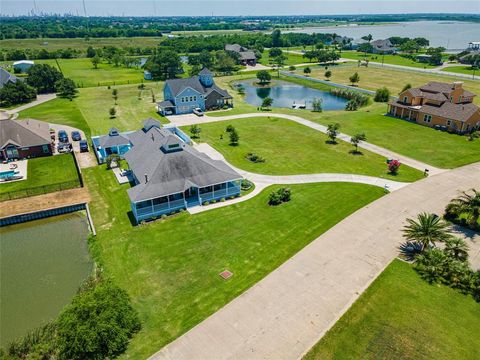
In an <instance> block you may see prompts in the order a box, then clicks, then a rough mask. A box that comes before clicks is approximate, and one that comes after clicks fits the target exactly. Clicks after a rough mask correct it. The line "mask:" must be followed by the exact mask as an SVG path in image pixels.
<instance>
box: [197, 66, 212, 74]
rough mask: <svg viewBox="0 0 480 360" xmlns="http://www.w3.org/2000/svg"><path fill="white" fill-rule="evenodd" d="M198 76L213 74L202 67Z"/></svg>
mask: <svg viewBox="0 0 480 360" xmlns="http://www.w3.org/2000/svg"><path fill="white" fill-rule="evenodd" d="M198 75H213V73H212V72H211V71H210V70H208V69H207V68H206V67H204V68H203V69H202V70H200V72H199V73H198Z"/></svg>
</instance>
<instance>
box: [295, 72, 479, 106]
mask: <svg viewBox="0 0 480 360" xmlns="http://www.w3.org/2000/svg"><path fill="white" fill-rule="evenodd" d="M329 70H331V71H332V77H331V78H330V80H331V81H332V82H335V83H339V84H346V85H350V81H349V80H348V78H349V77H350V76H352V75H353V74H354V73H355V72H358V74H359V75H360V82H359V83H358V86H359V87H361V88H364V89H368V90H377V89H378V88H380V87H382V86H386V87H387V88H388V89H389V90H390V92H391V94H392V95H397V94H398V93H399V92H400V91H401V90H402V89H403V87H404V86H405V85H406V84H407V83H409V84H411V85H412V86H413V87H416V86H420V85H423V84H426V83H428V82H429V81H441V82H447V83H452V82H454V81H458V79H455V78H454V77H452V76H442V75H436V74H424V73H421V72H415V71H402V70H395V69H390V68H381V67H379V66H369V67H368V68H366V67H363V66H362V67H357V66H356V65H340V66H330V67H329ZM297 72H298V73H300V74H302V75H303V72H302V71H297ZM324 74H325V68H324V67H318V66H316V67H312V74H311V77H313V78H319V79H324ZM461 81H463V83H464V87H465V89H467V90H470V91H472V92H473V93H475V94H480V81H472V80H466V79H461ZM475 102H476V103H477V104H480V96H477V98H476V99H475Z"/></svg>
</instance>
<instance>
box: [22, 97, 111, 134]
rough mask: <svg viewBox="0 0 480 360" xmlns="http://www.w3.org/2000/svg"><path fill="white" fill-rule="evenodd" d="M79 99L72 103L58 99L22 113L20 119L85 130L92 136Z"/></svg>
mask: <svg viewBox="0 0 480 360" xmlns="http://www.w3.org/2000/svg"><path fill="white" fill-rule="evenodd" d="M77 99H78V98H77ZM77 99H75V100H73V101H70V100H68V99H61V98H56V99H54V100H50V101H47V102H45V103H43V104H40V105H37V106H34V107H31V108H29V109H26V110H23V111H21V112H20V118H21V119H26V118H32V119H38V120H43V121H47V122H49V123H53V124H62V125H68V126H72V127H74V128H77V129H81V130H83V132H84V133H85V135H86V136H90V127H89V126H88V124H87V122H86V119H85V117H84V116H83V113H82V111H81V110H80V109H79V107H78V103H77ZM97 111H98V109H97ZM107 111H108V109H105V113H107Z"/></svg>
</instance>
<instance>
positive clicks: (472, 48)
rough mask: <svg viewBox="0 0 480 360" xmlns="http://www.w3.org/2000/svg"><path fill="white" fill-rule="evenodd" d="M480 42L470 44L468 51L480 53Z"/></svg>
mask: <svg viewBox="0 0 480 360" xmlns="http://www.w3.org/2000/svg"><path fill="white" fill-rule="evenodd" d="M479 50H480V41H471V42H469V43H468V48H467V51H479Z"/></svg>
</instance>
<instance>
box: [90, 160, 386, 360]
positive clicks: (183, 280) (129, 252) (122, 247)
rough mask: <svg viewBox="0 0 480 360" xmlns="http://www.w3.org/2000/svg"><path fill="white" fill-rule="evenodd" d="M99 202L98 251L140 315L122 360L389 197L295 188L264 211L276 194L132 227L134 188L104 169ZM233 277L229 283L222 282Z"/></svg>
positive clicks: (96, 185)
mask: <svg viewBox="0 0 480 360" xmlns="http://www.w3.org/2000/svg"><path fill="white" fill-rule="evenodd" d="M84 177H85V179H86V183H87V185H88V188H89V190H90V193H91V194H92V197H93V198H94V199H95V201H94V202H92V203H91V204H90V209H91V213H92V216H93V220H94V222H95V226H96V229H97V237H96V238H95V239H94V241H93V242H92V243H91V245H92V253H93V254H94V255H95V257H96V258H97V261H99V260H100V264H101V265H102V266H103V267H104V268H105V270H106V272H107V273H108V275H110V276H112V277H113V278H114V279H115V281H116V282H117V283H118V284H119V285H120V286H121V287H123V288H124V289H125V290H126V291H128V293H129V294H130V296H131V297H132V299H133V304H134V307H135V308H136V309H137V310H138V311H139V314H140V318H141V321H142V330H141V331H140V333H139V334H137V335H136V336H135V337H134V339H133V341H132V342H131V343H130V346H129V348H128V350H127V354H126V355H125V356H124V358H127V357H128V358H135V359H140V358H142V359H143V358H146V357H148V356H149V355H151V354H152V353H154V352H155V351H157V350H158V349H160V348H161V347H162V346H164V345H165V344H167V343H168V342H170V341H172V340H173V339H175V338H176V337H178V336H180V335H181V334H183V333H184V332H186V331H187V330H189V329H190V328H192V327H193V326H195V325H196V324H198V323H199V322H200V321H202V320H203V319H205V318H206V317H208V316H209V315H211V314H212V313H214V312H215V311H217V310H218V309H219V308H221V307H222V306H223V305H225V304H226V303H228V302H229V301H230V300H232V299H233V298H235V297H236V296H238V295H240V294H241V293H242V292H244V291H245V290H246V289H248V288H249V287H251V286H252V285H253V284H255V283H256V282H258V281H259V280H261V279H262V278H263V277H265V276H266V275H267V274H268V273H269V272H271V271H272V270H274V269H275V268H277V267H278V266H279V265H280V264H282V263H283V262H285V261H286V260H287V259H289V258H290V257H291V256H292V255H294V254H295V253H296V252H298V251H299V250H300V249H302V248H303V247H304V246H306V245H307V244H308V243H310V242H311V241H312V240H313V239H315V238H316V237H318V236H319V235H320V234H322V233H323V232H325V231H326V230H327V229H329V228H330V227H332V226H333V225H335V224H336V223H338V222H339V221H340V220H341V219H343V218H344V217H346V216H348V215H349V214H351V213H353V212H354V211H356V210H357V209H359V208H361V207H363V206H365V205H366V204H368V203H370V202H371V201H373V200H375V199H378V198H379V197H381V196H382V195H383V193H384V192H383V189H381V188H377V187H372V186H366V185H361V184H345V183H329V184H328V183H323V184H311V185H292V186H291V187H290V188H291V189H292V200H291V201H290V202H288V203H286V204H283V205H281V206H277V207H271V206H268V205H267V201H268V200H267V198H268V194H269V193H270V191H272V190H273V189H275V188H277V187H272V188H269V189H267V190H265V191H264V192H263V193H261V194H260V195H258V196H256V197H255V198H253V199H251V200H248V201H246V202H242V203H239V204H233V205H231V206H227V207H224V208H220V209H217V210H211V211H207V212H204V213H200V214H197V215H189V214H188V213H182V214H179V215H176V216H174V217H169V218H167V219H166V220H163V221H157V222H155V223H150V224H148V225H146V226H136V227H132V225H131V223H130V221H129V217H128V212H129V211H130V204H129V201H128V197H127V192H126V190H127V188H128V185H122V186H119V185H118V183H117V181H116V180H115V178H114V176H113V174H112V173H111V172H109V171H106V170H105V167H104V166H98V167H95V168H89V169H86V170H85V171H84ZM224 269H229V270H230V271H232V272H233V273H234V275H233V277H232V278H231V279H230V280H228V281H223V280H221V278H220V276H219V275H218V274H219V273H220V272H221V271H223V270H224Z"/></svg>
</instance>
